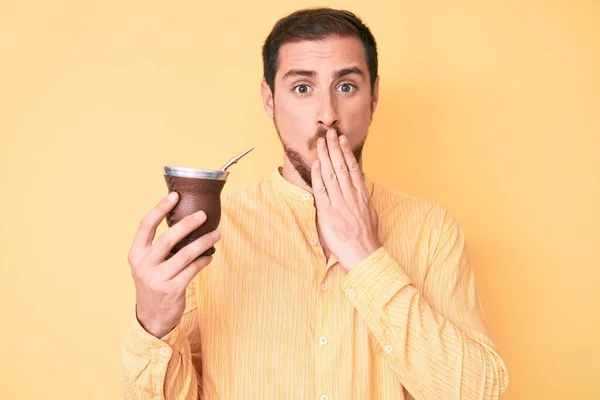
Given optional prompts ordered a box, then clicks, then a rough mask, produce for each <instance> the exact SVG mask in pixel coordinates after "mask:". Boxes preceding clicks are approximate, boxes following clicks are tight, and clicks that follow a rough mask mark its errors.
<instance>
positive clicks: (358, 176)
mask: <svg viewBox="0 0 600 400" xmlns="http://www.w3.org/2000/svg"><path fill="white" fill-rule="evenodd" d="M339 142H340V147H341V149H342V154H343V155H344V160H346V165H347V166H348V171H349V174H350V179H351V181H352V185H353V186H354V187H355V188H356V189H360V188H363V187H364V185H365V182H364V176H363V173H362V171H361V170H360V166H359V165H358V161H356V157H354V153H353V152H352V146H351V145H350V142H349V141H348V138H347V137H346V136H344V135H342V136H341V137H340V139H339Z"/></svg>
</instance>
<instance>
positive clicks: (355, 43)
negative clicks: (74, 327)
mask: <svg viewBox="0 0 600 400" xmlns="http://www.w3.org/2000/svg"><path fill="white" fill-rule="evenodd" d="M262 55H263V69H264V80H263V83H262V95H263V103H264V106H265V110H266V111H267V113H268V114H269V116H270V117H271V118H273V121H274V123H275V128H276V129H277V132H278V134H279V138H280V139H281V142H282V144H283V147H284V150H285V153H286V155H287V157H288V158H289V160H290V161H291V163H292V164H293V166H294V168H295V169H296V171H298V173H299V174H300V176H301V177H302V179H303V180H304V182H305V183H306V184H307V185H308V186H312V184H311V175H310V165H311V163H312V162H313V161H314V160H315V159H317V154H316V139H317V138H318V137H323V136H325V132H326V131H327V129H331V128H333V129H335V130H336V131H337V132H338V135H341V134H344V135H346V136H347V138H348V140H349V141H350V144H351V145H352V147H353V149H354V155H355V156H356V158H357V159H358V160H359V161H360V156H361V152H362V147H363V144H364V142H365V140H366V137H367V133H368V129H369V126H370V124H371V121H372V118H373V113H374V112H375V108H376V106H377V99H378V92H379V77H378V75H377V45H376V43H375V39H374V38H373V35H372V34H371V32H370V30H369V28H367V27H366V26H365V25H364V24H363V23H362V22H361V21H360V20H359V19H358V18H357V17H356V16H355V15H354V14H352V13H350V12H348V11H339V10H332V9H329V8H318V9H307V10H301V11H297V12H295V13H293V14H290V15H288V16H287V17H285V18H282V19H281V20H279V21H278V22H277V23H276V24H275V26H274V27H273V30H272V31H271V33H270V34H269V36H268V37H267V39H266V41H265V44H264V46H263V52H262Z"/></svg>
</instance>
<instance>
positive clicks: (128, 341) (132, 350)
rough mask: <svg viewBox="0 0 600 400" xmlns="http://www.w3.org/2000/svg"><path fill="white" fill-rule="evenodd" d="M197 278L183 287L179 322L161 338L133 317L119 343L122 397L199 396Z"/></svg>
mask: <svg viewBox="0 0 600 400" xmlns="http://www.w3.org/2000/svg"><path fill="white" fill-rule="evenodd" d="M195 281H196V278H194V279H193V280H192V282H191V283H190V284H189V285H188V287H187V289H186V308H185V311H184V314H183V317H182V319H181V322H180V323H179V325H177V326H176V327H175V328H174V329H173V330H172V331H171V332H169V333H168V334H167V335H166V336H164V337H162V338H160V339H159V338H157V337H155V336H153V335H151V334H150V333H148V332H147V331H146V330H145V329H144V328H143V327H142V326H141V325H140V323H139V321H138V319H137V316H135V312H134V316H133V321H132V324H131V326H130V328H129V330H128V332H127V334H126V335H125V337H124V338H123V340H122V342H121V354H122V361H123V375H122V390H123V395H124V398H125V400H130V399H131V400H133V399H156V400H198V399H200V398H201V395H202V390H201V389H202V388H201V386H200V383H201V379H200V376H201V354H200V332H199V325H198V315H197V307H196V296H195V285H196V283H195Z"/></svg>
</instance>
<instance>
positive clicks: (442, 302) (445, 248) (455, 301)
mask: <svg viewBox="0 0 600 400" xmlns="http://www.w3.org/2000/svg"><path fill="white" fill-rule="evenodd" d="M441 226H442V228H441V230H440V231H439V233H438V234H437V235H436V236H437V237H438V238H439V239H438V241H437V243H433V245H432V246H431V250H430V251H428V253H429V262H428V265H429V268H428V271H427V274H426V278H425V279H424V281H423V283H422V285H421V288H420V289H417V288H416V287H415V285H414V284H413V282H412V281H411V279H410V278H409V277H408V276H407V275H406V273H405V272H404V271H403V269H402V267H401V266H400V265H399V264H398V262H397V261H396V260H395V259H394V258H392V256H391V255H390V254H389V253H388V251H386V249H385V248H384V247H380V248H379V249H378V250H376V251H375V252H374V253H372V254H371V255H370V256H369V257H367V258H366V259H365V260H363V261H362V262H361V263H360V264H359V265H357V266H356V267H354V268H353V269H352V270H350V271H349V272H348V273H347V274H346V275H345V276H344V278H343V284H342V286H343V290H344V291H345V293H346V296H347V297H348V298H349V299H350V301H351V302H352V304H353V306H354V308H355V309H356V311H357V313H358V314H359V315H360V317H362V319H363V320H364V321H365V323H366V324H367V326H368V327H369V330H370V331H371V332H372V334H373V335H374V337H375V338H376V339H377V341H378V342H379V344H380V346H381V347H380V351H381V354H382V355H383V356H384V357H386V358H387V360H388V362H389V364H390V365H391V368H392V370H393V371H394V373H395V374H396V376H397V377H398V378H399V380H400V383H401V384H402V385H403V386H404V387H405V388H406V389H407V390H408V392H409V393H410V394H411V395H412V396H413V397H414V398H415V399H418V400H434V399H436V400H437V399H447V400H450V399H498V398H500V397H501V396H502V394H503V393H504V392H505V390H506V388H507V386H508V374H507V370H506V366H505V364H504V362H503V361H502V359H501V358H500V356H499V355H498V353H497V351H496V349H495V347H494V344H493V342H492V340H491V339H490V337H489V336H488V335H487V332H486V327H485V323H484V317H483V312H482V308H481V303H480V299H479V296H478V294H477V290H476V287H475V279H474V274H473V270H472V268H471V264H470V261H469V255H468V251H467V248H466V245H465V237H464V233H463V230H462V228H461V227H460V225H459V224H458V222H457V221H456V220H455V219H454V218H453V217H452V216H450V215H449V214H448V213H445V215H444V217H443V222H442V224H441Z"/></svg>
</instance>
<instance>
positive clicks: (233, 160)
mask: <svg viewBox="0 0 600 400" xmlns="http://www.w3.org/2000/svg"><path fill="white" fill-rule="evenodd" d="M252 150H254V147H250V148H249V149H248V150H246V151H244V152H243V153H241V154H239V155H237V156H235V157H233V158H232V159H231V160H229V161H227V163H226V164H225V165H223V166H222V167H221V169H220V171H226V170H227V168H229V167H231V166H232V165H233V164H235V163H236V162H238V160H239V159H240V158H242V157H244V156H245V155H246V154H248V153H250V152H251V151H252Z"/></svg>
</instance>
